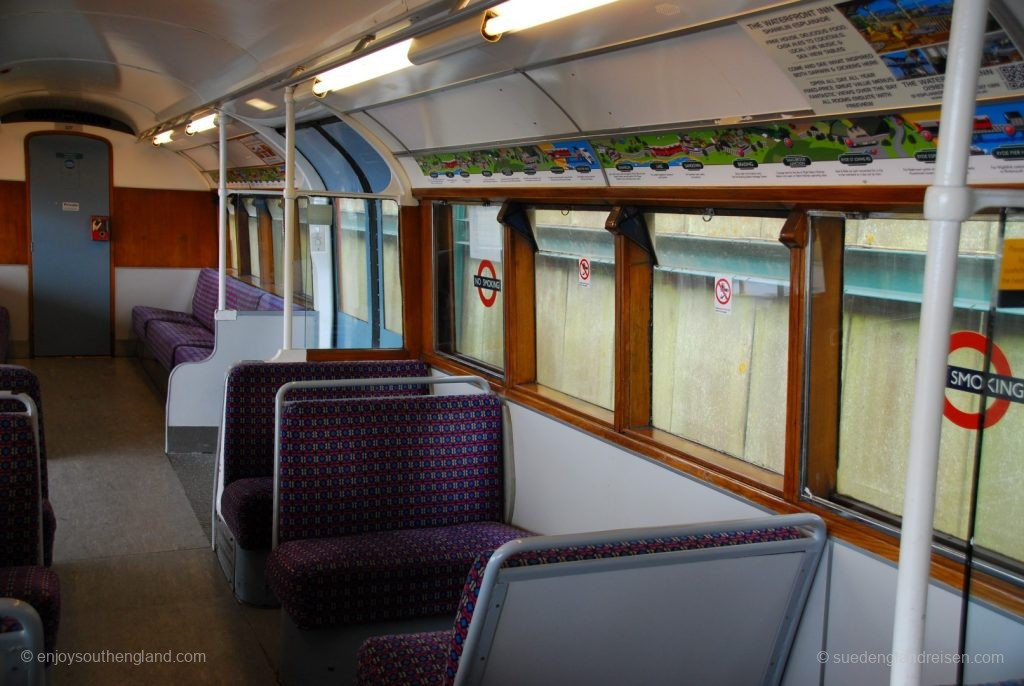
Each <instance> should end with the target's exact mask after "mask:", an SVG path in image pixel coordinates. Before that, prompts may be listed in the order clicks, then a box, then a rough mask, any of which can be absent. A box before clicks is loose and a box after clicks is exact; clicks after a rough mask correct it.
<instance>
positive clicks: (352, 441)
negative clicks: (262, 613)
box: [267, 394, 529, 629]
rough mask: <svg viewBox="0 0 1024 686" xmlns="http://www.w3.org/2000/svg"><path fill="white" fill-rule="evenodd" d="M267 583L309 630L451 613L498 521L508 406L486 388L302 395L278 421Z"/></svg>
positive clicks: (505, 535) (506, 529)
mask: <svg viewBox="0 0 1024 686" xmlns="http://www.w3.org/2000/svg"><path fill="white" fill-rule="evenodd" d="M280 434H281V438H280V474H279V482H280V493H279V514H278V537H279V540H278V543H279V545H278V547H277V548H276V549H275V550H274V551H273V552H272V553H271V554H270V557H269V559H268V562H267V581H268V582H269V584H270V587H271V588H272V589H273V591H274V593H275V595H276V596H277V598H278V599H279V600H280V601H281V606H282V608H283V609H284V611H285V612H286V613H287V614H288V617H289V618H291V620H292V621H293V622H294V623H295V624H296V626H298V627H299V628H300V629H312V628H317V629H321V628H327V627H332V626H339V625H345V624H352V623H362V622H374V621H380V620H386V619H395V618H411V617H420V616H429V615H438V614H448V613H452V612H454V611H455V609H456V607H457V604H458V599H459V588H460V587H461V585H462V583H463V580H464V578H465V570H466V568H467V566H468V565H469V564H471V563H472V560H473V559H474V558H475V557H476V555H478V554H480V553H481V552H486V551H490V550H493V549H495V548H496V547H498V546H500V545H501V544H503V543H505V542H506V541H509V540H512V539H516V538H521V537H523V536H526V535H529V534H528V533H527V532H525V531H523V530H522V529H519V528H516V527H513V526H509V525H506V524H502V523H501V522H500V520H501V516H502V504H503V503H502V500H503V489H502V482H503V462H502V410H501V403H500V401H499V400H498V398H497V397H495V396H493V395H490V394H476V395H449V396H423V397H391V398H361V399H360V398H353V399H343V400H332V401H309V400H306V401H293V402H287V403H285V405H284V407H283V408H282V416H281V426H280Z"/></svg>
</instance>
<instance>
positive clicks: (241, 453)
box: [221, 360, 429, 486]
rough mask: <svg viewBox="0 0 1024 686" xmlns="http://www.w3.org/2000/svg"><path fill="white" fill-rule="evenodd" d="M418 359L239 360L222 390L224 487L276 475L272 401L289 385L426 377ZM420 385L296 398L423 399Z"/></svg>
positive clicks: (313, 392)
mask: <svg viewBox="0 0 1024 686" xmlns="http://www.w3.org/2000/svg"><path fill="white" fill-rule="evenodd" d="M426 375H427V366H426V364H424V363H423V362H421V361H419V360H380V361H367V362H362V361H359V362H242V363H239V364H237V365H235V366H234V367H232V368H231V371H229V372H228V378H227V384H226V386H225V389H224V417H223V426H222V434H221V461H222V464H223V467H222V470H223V474H224V485H225V486H227V485H228V484H230V483H232V482H233V481H236V480H237V479H251V478H256V477H269V476H271V475H272V474H273V473H274V397H275V395H276V394H277V391H278V389H279V388H281V386H283V385H284V384H286V383H288V382H289V381H327V380H333V379H376V378H397V377H424V376H426ZM428 390H429V389H428V387H427V386H426V385H424V384H418V385H392V386H380V385H374V384H373V383H372V382H369V383H368V384H367V385H364V386H361V387H351V388H336V389H324V388H319V389H317V388H313V389H303V390H301V391H297V392H296V395H295V396H294V397H299V398H338V397H354V396H358V395H389V394H391V395H421V394H425V393H427V392H428Z"/></svg>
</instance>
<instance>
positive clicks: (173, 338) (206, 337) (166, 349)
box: [147, 322, 213, 369]
mask: <svg viewBox="0 0 1024 686" xmlns="http://www.w3.org/2000/svg"><path fill="white" fill-rule="evenodd" d="M148 331H149V336H148V339H147V342H148V343H149V349H150V350H151V351H152V353H153V356H154V357H155V358H156V359H157V360H159V362H160V364H162V365H163V366H164V367H166V368H167V369H173V368H174V353H175V351H176V350H177V349H178V348H180V347H182V346H191V347H195V348H207V349H210V350H212V349H213V334H212V333H210V332H209V331H207V330H206V329H204V328H203V327H201V326H199V325H198V324H194V323H193V324H185V323H182V322H151V323H150V325H149V329H148Z"/></svg>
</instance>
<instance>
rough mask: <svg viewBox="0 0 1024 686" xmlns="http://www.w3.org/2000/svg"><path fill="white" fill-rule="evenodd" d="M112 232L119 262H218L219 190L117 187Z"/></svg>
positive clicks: (158, 264)
mask: <svg viewBox="0 0 1024 686" xmlns="http://www.w3.org/2000/svg"><path fill="white" fill-rule="evenodd" d="M110 235H111V262H112V263H113V265H114V266H115V267H214V266H216V265H217V195H216V194H215V193H213V192H211V191H167V190H151V189H146V188H114V192H113V200H112V203H111V208H110Z"/></svg>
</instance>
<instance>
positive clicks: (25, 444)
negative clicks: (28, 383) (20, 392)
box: [0, 411, 60, 650]
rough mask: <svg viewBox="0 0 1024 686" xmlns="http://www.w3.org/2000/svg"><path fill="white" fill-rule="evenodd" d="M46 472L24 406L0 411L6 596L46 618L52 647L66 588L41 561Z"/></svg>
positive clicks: (1, 564)
mask: <svg viewBox="0 0 1024 686" xmlns="http://www.w3.org/2000/svg"><path fill="white" fill-rule="evenodd" d="M39 478H40V472H39V455H38V451H37V448H36V432H35V427H34V425H33V422H32V420H31V418H30V417H29V416H28V415H27V414H24V413H23V412H20V411H19V412H7V411H5V412H0V503H2V505H3V506H2V509H0V597H4V598H16V599H18V600H23V601H25V602H27V603H28V604H29V605H31V606H32V607H33V608H35V610H36V612H38V613H39V616H40V618H41V619H42V621H43V629H44V632H45V634H46V636H45V642H46V649H47V650H52V649H53V646H54V645H55V644H56V640H57V626H58V624H59V621H60V588H59V584H58V582H57V576H56V574H54V573H53V572H51V571H50V570H48V569H46V568H45V567H43V566H41V565H40V564H39V562H40V559H41V558H42V557H43V555H42V553H43V551H42V550H41V548H42V545H43V541H41V540H40V524H41V522H40V515H41V512H40V505H41V503H40V485H41V484H40V480H39Z"/></svg>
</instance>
